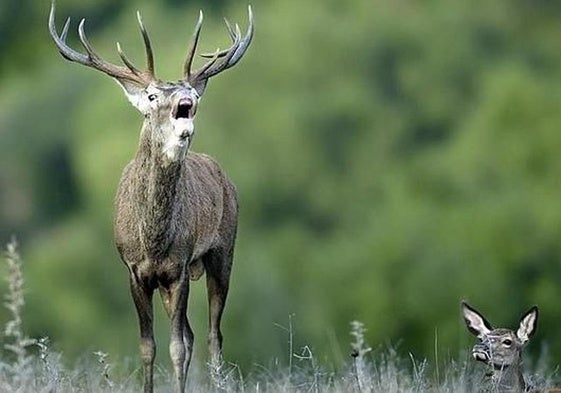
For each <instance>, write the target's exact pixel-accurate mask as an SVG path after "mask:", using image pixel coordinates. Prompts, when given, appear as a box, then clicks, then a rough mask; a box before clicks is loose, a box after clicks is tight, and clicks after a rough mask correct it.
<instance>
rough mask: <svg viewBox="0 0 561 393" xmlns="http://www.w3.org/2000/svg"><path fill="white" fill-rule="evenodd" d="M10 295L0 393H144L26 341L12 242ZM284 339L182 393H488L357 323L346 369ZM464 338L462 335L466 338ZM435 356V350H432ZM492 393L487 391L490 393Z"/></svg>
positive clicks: (464, 365) (469, 373)
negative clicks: (278, 352)
mask: <svg viewBox="0 0 561 393" xmlns="http://www.w3.org/2000/svg"><path fill="white" fill-rule="evenodd" d="M5 263H6V266H5V267H6V271H7V272H8V274H7V276H6V280H7V284H8V286H7V288H8V291H7V293H6V294H4V298H5V302H4V306H5V308H6V309H7V310H8V312H9V315H10V319H9V320H8V322H7V323H6V325H5V326H4V328H3V332H2V333H3V334H2V335H0V343H1V344H2V348H1V349H0V392H2V393H4V392H6V393H8V392H11V393H27V392H40V393H71V392H72V393H73V392H76V393H78V392H84V393H86V392H88V393H89V392H92V393H104V392H107V393H115V392H117V393H129V392H138V391H140V390H141V385H140V379H141V378H140V373H141V371H140V369H139V367H138V364H139V362H138V360H136V359H126V360H120V359H115V360H114V359H109V358H108V355H107V353H105V352H103V351H101V350H100V351H95V352H92V353H88V354H84V355H82V356H81V357H80V358H79V360H78V361H74V362H72V363H71V364H70V365H69V364H68V363H69V362H68V360H67V359H64V357H63V356H62V354H60V353H56V352H54V351H52V349H51V347H50V342H49V338H48V337H41V338H33V337H29V336H28V335H27V334H26V332H25V331H24V328H23V325H24V323H23V322H24V321H23V320H22V312H23V307H24V306H25V298H24V294H25V285H24V277H23V274H22V263H23V262H22V259H21V257H20V255H19V253H18V250H17V244H16V242H15V240H13V241H12V242H11V243H9V244H8V245H7V247H6V253H5ZM286 329H287V333H288V343H287V349H288V351H287V359H285V360H287V361H279V359H274V358H272V359H271V361H270V362H269V363H268V364H263V365H253V366H252V368H251V369H250V370H246V371H242V370H241V369H240V367H238V366H237V365H236V364H235V363H227V362H225V363H223V364H222V365H220V366H219V367H217V368H213V369H211V368H210V366H209V365H204V364H201V363H200V362H198V363H197V362H195V363H196V364H195V365H194V366H192V367H191V369H190V371H189V376H188V385H187V391H189V392H193V393H199V392H201V393H202V392H217V393H218V392H223V393H245V392H248V393H250V392H255V393H261V392H262V393H351V392H353V393H367V392H368V393H412V392H416V393H422V392H434V393H440V392H442V393H444V392H448V393H463V392H466V393H467V392H476V391H480V390H481V389H484V388H485V387H488V384H487V383H486V381H485V371H484V370H483V369H482V368H481V367H477V366H476V365H475V361H473V360H471V359H470V356H469V354H468V352H466V351H462V353H460V354H459V355H458V357H457V358H456V359H454V358H451V357H450V358H447V359H444V360H440V361H439V358H438V356H435V358H436V359H437V361H436V363H433V364H431V363H429V362H428V361H427V360H426V359H416V358H414V357H413V355H411V354H409V357H405V358H404V357H401V356H400V355H399V354H398V352H397V351H396V350H395V349H393V348H391V347H389V348H382V347H380V348H378V349H372V348H371V347H370V346H369V345H368V343H367V342H366V341H365V340H366V339H365V331H366V328H365V326H364V324H362V323H361V322H358V321H353V322H351V323H350V336H349V337H350V341H349V347H348V356H347V361H346V362H345V363H344V364H343V365H342V366H341V365H340V366H338V367H336V368H334V367H333V363H332V362H330V360H329V359H317V358H316V357H315V356H314V354H313V352H312V350H311V349H310V348H309V347H307V346H304V347H301V348H294V347H293V335H294V334H295V333H294V332H293V331H292V324H291V323H290V324H289V326H288V327H287V328H286ZM466 334H467V333H466ZM435 348H436V345H435ZM435 351H438V349H435ZM530 365H531V367H529V369H530V370H531V373H529V375H527V376H526V378H527V380H528V382H529V383H530V384H531V385H532V386H533V387H535V388H541V387H551V386H554V384H555V383H556V382H558V381H559V378H558V375H557V372H556V371H557V370H556V369H555V370H551V369H550V366H549V364H548V359H547V356H546V355H545V354H542V356H541V358H540V359H539V360H538V361H537V362H534V363H530ZM170 386H171V374H170V370H169V369H167V368H166V367H165V366H158V365H157V367H156V373H155V391H156V392H168V391H170ZM488 391H492V390H488Z"/></svg>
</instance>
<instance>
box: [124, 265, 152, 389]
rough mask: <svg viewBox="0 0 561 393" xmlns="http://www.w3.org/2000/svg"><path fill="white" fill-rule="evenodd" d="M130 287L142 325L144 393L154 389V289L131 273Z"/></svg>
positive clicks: (141, 349)
mask: <svg viewBox="0 0 561 393" xmlns="http://www.w3.org/2000/svg"><path fill="white" fill-rule="evenodd" d="M130 287H131V293H132V298H133V300H134V305H135V306H136V312H137V315H138V323H139V327H140V358H141V360H142V366H143V367H142V368H143V372H144V393H152V392H153V391H154V373H153V370H154V358H155V357H156V344H155V342H154V333H153V325H152V317H153V311H152V293H153V292H152V290H147V289H145V288H143V286H142V285H141V284H140V283H139V282H138V281H137V280H136V279H135V276H134V275H132V274H131V277H130Z"/></svg>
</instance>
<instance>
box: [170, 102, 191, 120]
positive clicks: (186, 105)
mask: <svg viewBox="0 0 561 393" xmlns="http://www.w3.org/2000/svg"><path fill="white" fill-rule="evenodd" d="M194 108H195V102H194V101H193V99H192V98H191V97H183V98H181V99H179V101H177V104H176V106H175V109H174V111H173V117H174V118H175V119H190V118H192V117H193V116H194V114H195V111H194Z"/></svg>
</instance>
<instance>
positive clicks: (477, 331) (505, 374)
mask: <svg viewBox="0 0 561 393" xmlns="http://www.w3.org/2000/svg"><path fill="white" fill-rule="evenodd" d="M461 308H462V315H463V317H464V320H465V322H466V325H467V328H468V330H469V331H470V332H471V333H472V334H474V335H475V336H477V338H478V339H479V342H478V343H477V344H475V346H474V347H473V349H472V355H473V358H474V359H475V360H477V361H480V362H483V363H485V364H487V365H488V366H489V367H490V375H491V383H492V391H496V392H501V393H503V392H504V393H507V392H511V393H514V392H516V393H519V392H536V393H538V392H543V393H561V389H546V390H535V389H532V387H531V386H528V385H527V384H526V382H525V381H524V377H523V375H522V350H523V349H524V346H525V344H526V343H527V342H528V340H530V338H531V337H532V336H533V335H534V333H535V332H536V328H537V325H538V314H539V311H538V308H537V307H536V306H534V307H532V308H531V309H530V310H528V311H527V312H526V313H525V314H524V315H522V318H520V323H519V325H518V328H517V330H516V331H514V330H511V329H505V328H497V329H494V328H493V327H492V326H491V324H490V323H489V322H488V321H487V320H486V319H485V317H483V315H481V313H479V312H478V311H477V310H475V309H474V308H473V307H471V306H470V305H469V304H467V303H466V302H462V305H461Z"/></svg>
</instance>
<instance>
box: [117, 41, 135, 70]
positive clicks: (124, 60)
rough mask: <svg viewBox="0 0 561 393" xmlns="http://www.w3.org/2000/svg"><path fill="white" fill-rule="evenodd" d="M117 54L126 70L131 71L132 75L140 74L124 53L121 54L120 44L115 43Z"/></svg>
mask: <svg viewBox="0 0 561 393" xmlns="http://www.w3.org/2000/svg"><path fill="white" fill-rule="evenodd" d="M117 53H118V54H119V57H120V58H121V61H122V62H123V64H124V65H126V66H127V68H128V69H129V70H131V71H132V73H133V74H135V75H140V74H141V71H140V70H139V69H138V68H136V67H135V66H134V64H132V63H131V61H130V60H129V59H128V58H127V56H126V55H125V52H123V50H122V49H121V44H120V43H119V42H117Z"/></svg>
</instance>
